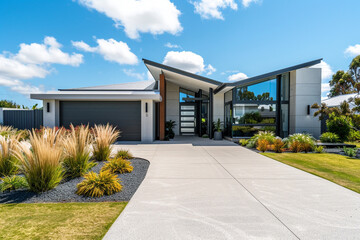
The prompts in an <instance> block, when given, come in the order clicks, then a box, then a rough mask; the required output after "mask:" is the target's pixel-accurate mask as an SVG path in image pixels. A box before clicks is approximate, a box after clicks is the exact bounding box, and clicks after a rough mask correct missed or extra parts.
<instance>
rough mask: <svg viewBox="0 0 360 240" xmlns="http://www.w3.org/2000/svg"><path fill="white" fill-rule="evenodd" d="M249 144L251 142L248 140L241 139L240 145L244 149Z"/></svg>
mask: <svg viewBox="0 0 360 240" xmlns="http://www.w3.org/2000/svg"><path fill="white" fill-rule="evenodd" d="M248 143H249V140H247V139H240V140H239V144H240V145H241V146H243V147H245V146H246V145H247V144H248Z"/></svg>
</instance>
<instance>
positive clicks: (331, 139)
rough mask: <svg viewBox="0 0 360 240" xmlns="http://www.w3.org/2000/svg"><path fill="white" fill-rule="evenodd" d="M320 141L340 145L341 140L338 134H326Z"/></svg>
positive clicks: (322, 135)
mask: <svg viewBox="0 0 360 240" xmlns="http://www.w3.org/2000/svg"><path fill="white" fill-rule="evenodd" d="M320 141H321V142H323V143H338V142H340V138H339V136H338V135H337V134H336V133H332V132H326V133H323V134H321V136H320Z"/></svg>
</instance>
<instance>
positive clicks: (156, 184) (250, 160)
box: [104, 138, 360, 240]
mask: <svg viewBox="0 0 360 240" xmlns="http://www.w3.org/2000/svg"><path fill="white" fill-rule="evenodd" d="M178 140H179V141H176V142H169V143H168V144H164V143H158V144H157V143H155V144H148V145H143V144H131V145H125V146H124V145H121V146H116V147H117V148H127V149H130V150H131V151H132V152H133V153H134V154H135V155H136V156H137V157H142V158H145V159H148V160H149V161H150V162H151V164H150V168H149V171H148V173H147V176H146V178H145V180H144V182H143V183H142V184H141V186H140V188H139V189H138V190H137V192H136V193H135V195H134V197H133V198H132V199H131V201H130V202H129V204H128V205H127V207H126V208H125V210H124V211H123V212H122V213H121V215H120V216H119V218H118V219H117V220H116V221H115V223H114V224H113V225H112V227H111V228H110V230H109V232H108V233H107V234H106V236H105V238H104V239H124V240H125V239H126V240H131V239H164V240H169V239H171V240H173V239H217V240H218V239H359V237H360V195H359V194H357V193H355V192H353V191H350V190H348V189H345V188H343V187H341V186H338V185H336V184H334V183H331V182H329V181H327V180H324V179H322V178H319V177H316V176H314V175H311V174H308V173H306V172H303V171H301V170H298V169H295V168H292V167H290V166H287V165H285V164H282V163H279V162H277V161H275V160H272V159H269V158H267V157H263V156H261V155H260V154H257V153H254V152H252V151H250V150H248V149H245V148H242V147H239V146H238V145H235V144H233V143H230V142H227V141H221V142H215V141H210V140H205V139H200V138H196V139H193V140H191V143H192V144H191V143H190V142H189V139H186V138H184V139H181V138H180V139H178Z"/></svg>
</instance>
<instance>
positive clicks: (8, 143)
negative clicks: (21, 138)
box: [0, 135, 19, 177]
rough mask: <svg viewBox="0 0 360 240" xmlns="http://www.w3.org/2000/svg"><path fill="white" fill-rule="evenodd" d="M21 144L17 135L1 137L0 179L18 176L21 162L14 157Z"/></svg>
mask: <svg viewBox="0 0 360 240" xmlns="http://www.w3.org/2000/svg"><path fill="white" fill-rule="evenodd" d="M18 145H19V142H18V140H17V137H16V136H15V135H10V136H8V137H3V136H0V148H1V149H0V177H4V176H10V175H14V174H17V173H18V171H19V166H18V165H19V161H18V160H17V158H16V156H15V155H14V154H15V152H16V151H17V148H18Z"/></svg>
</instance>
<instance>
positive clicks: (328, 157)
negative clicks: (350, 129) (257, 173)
mask: <svg viewBox="0 0 360 240" xmlns="http://www.w3.org/2000/svg"><path fill="white" fill-rule="evenodd" d="M262 155H264V156H267V157H270V158H272V159H275V160H277V161H279V162H282V163H285V164H287V165H290V166H293V167H295V168H298V169H301V170H304V171H306V172H309V173H312V174H315V175H317V176H320V177H322V178H325V179H327V180H330V181H332V182H334V183H337V184H339V185H341V186H344V187H346V188H349V189H351V190H353V191H355V192H358V193H360V161H359V160H358V159H354V158H350V157H347V156H343V155H339V154H331V153H322V154H318V153H282V154H277V153H268V152H266V153H262Z"/></svg>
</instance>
